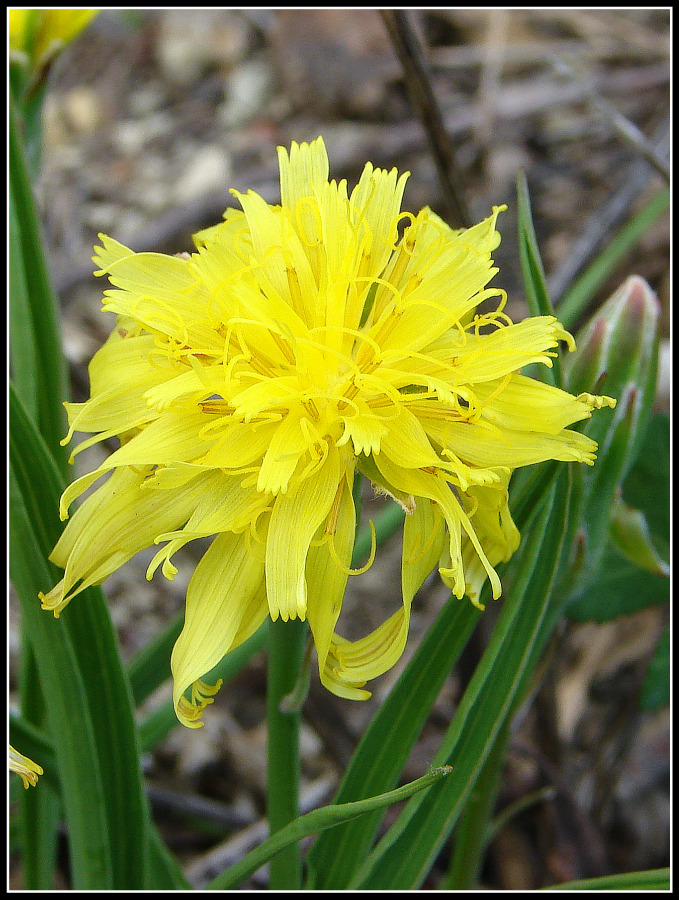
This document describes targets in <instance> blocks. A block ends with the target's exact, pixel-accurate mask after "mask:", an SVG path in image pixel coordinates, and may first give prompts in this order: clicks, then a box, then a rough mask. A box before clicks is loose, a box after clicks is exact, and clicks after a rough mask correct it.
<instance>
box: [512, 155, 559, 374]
mask: <svg viewBox="0 0 679 900" xmlns="http://www.w3.org/2000/svg"><path fill="white" fill-rule="evenodd" d="M516 194H517V217H518V241H519V259H520V260H521V271H522V273H523V283H524V286H525V290H526V300H527V301H528V308H529V310H530V314H531V315H532V316H553V315H554V310H553V309H552V304H551V301H550V299H549V294H548V293H547V282H546V280H545V272H544V269H543V266H542V260H541V258H540V251H539V249H538V242H537V239H536V237H535V229H534V227H533V218H532V216H531V211H530V198H529V196H528V184H527V182H526V176H525V174H524V173H523V172H519V174H518V176H517V180H516ZM540 377H541V378H542V379H543V380H547V381H549V382H551V383H552V384H555V385H557V386H561V383H562V379H561V364H560V360H559V358H558V357H555V358H554V359H553V360H552V368H551V369H548V370H546V371H545V370H544V368H543V367H542V366H541V367H540Z"/></svg>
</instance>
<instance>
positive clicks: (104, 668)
mask: <svg viewBox="0 0 679 900" xmlns="http://www.w3.org/2000/svg"><path fill="white" fill-rule="evenodd" d="M10 460H11V471H12V476H13V484H14V488H15V492H14V506H15V508H14V512H15V515H13V516H11V517H10V522H11V524H12V525H13V529H14V545H13V553H12V557H13V560H12V561H13V563H14V572H13V579H14V578H15V577H16V587H17V591H18V592H19V594H20V597H21V600H22V605H23V610H24V623H25V627H26V630H27V634H28V638H29V641H30V642H31V644H32V645H33V646H34V648H35V653H36V661H37V663H38V667H39V670H40V676H41V683H42V686H43V690H45V694H46V697H47V699H48V701H49V699H50V696H51V697H52V704H51V708H50V721H51V726H52V727H51V731H52V735H53V740H54V744H55V749H56V751H57V755H58V758H59V765H60V777H61V781H62V786H63V796H64V802H65V804H67V801H69V802H70V801H71V797H72V796H74V793H75V794H78V795H80V796H79V800H80V801H81V803H79V804H78V805H77V807H76V812H75V813H74V814H73V815H72V816H71V821H70V822H69V830H70V834H71V840H72V841H73V840H74V839H75V841H76V843H77V844H78V845H80V843H82V845H83V854H84V856H86V857H88V858H89V857H91V858H92V860H94V861H96V862H95V863H93V870H92V871H90V869H89V868H88V867H87V866H85V869H84V870H83V871H84V872H85V873H86V874H85V876H82V874H81V870H80V868H79V866H77V865H76V861H77V858H76V860H74V878H78V879H79V878H81V877H86V878H90V877H91V876H92V875H93V873H94V872H96V874H97V879H98V881H97V880H95V882H94V883H90V884H89V887H92V888H94V887H98V888H100V889H101V888H102V887H111V888H114V889H124V888H133V887H136V888H139V886H140V884H141V883H142V876H143V866H144V853H145V840H144V837H145V833H144V829H145V821H144V820H145V798H144V796H143V792H142V786H141V775H140V769H139V758H138V754H137V746H136V731H135V725H134V719H133V716H132V706H131V698H130V693H129V688H128V685H127V682H126V680H125V677H124V673H123V670H122V665H121V662H120V656H119V653H118V649H117V644H116V638H115V633H114V631H113V627H112V624H111V619H110V616H109V614H108V610H107V609H106V606H105V603H104V601H103V597H102V595H101V591H100V590H98V589H95V588H89V589H88V590H87V591H84V592H83V594H82V595H81V596H79V597H78V599H77V601H76V602H75V603H73V604H72V606H71V607H69V609H68V611H67V612H65V613H64V614H63V615H62V617H61V618H60V619H58V620H55V619H54V617H53V616H50V615H49V614H48V613H46V612H44V611H43V610H41V609H40V606H39V603H38V599H37V594H38V591H39V590H45V589H46V588H48V587H49V586H50V585H52V584H54V582H55V581H56V580H57V579H58V577H59V575H58V573H57V571H56V569H55V568H54V567H53V566H52V565H51V564H50V563H49V562H48V561H47V556H48V554H49V552H50V551H51V548H52V547H53V546H54V543H55V541H56V539H57V537H58V534H59V532H60V529H61V525H60V523H59V521H58V518H57V509H58V503H59V494H60V489H59V488H58V487H57V485H58V484H59V473H58V471H57V468H56V464H55V463H54V460H53V459H52V457H51V456H50V454H49V452H48V450H47V448H46V447H45V444H44V442H43V441H42V439H41V437H40V435H39V434H38V433H37V431H36V429H35V426H34V425H33V423H32V422H31V420H30V419H29V418H28V416H27V415H26V413H25V411H24V410H23V408H22V407H21V403H20V401H19V399H18V397H17V395H16V392H15V391H14V390H13V389H12V388H11V389H10ZM36 516H37V517H38V521H37V523H36ZM14 520H15V521H14ZM15 522H16V524H15ZM36 525H37V527H36ZM57 635H59V636H61V637H59V638H58V637H57ZM55 642H56V643H58V644H59V645H60V646H61V645H63V646H62V651H61V656H60V665H59V666H58V667H57V668H55V667H54V665H53V657H54V648H53V646H52V644H53V643H55ZM69 678H70V680H71V681H72V683H70V681H69ZM67 682H68V689H65V685H66V684H67ZM48 690H49V691H50V693H49V694H48ZM48 705H50V704H49V703H48ZM81 746H82V748H83V750H82V752H80V751H79V749H78V748H80V747H81ZM86 775H87V776H90V777H86ZM97 776H98V779H99V783H98V784H97V783H92V784H89V783H88V782H89V780H90V778H91V779H96V777H97ZM78 779H80V781H79V780H78ZM83 799H84V803H82V800H83ZM93 804H94V805H95V806H96V807H97V809H98V810H99V812H98V816H99V817H101V818H98V819H97V821H96V822H91V821H90V819H91V816H90V815H85V816H83V815H82V808H81V807H82V806H85V807H87V806H88V805H90V806H91V805H93ZM66 808H67V811H68V808H69V807H68V805H66ZM102 825H103V834H102V828H101V826H102ZM90 841H93V842H94V844H95V847H94V848H93V851H92V852H91V853H90V852H89V850H87V849H85V848H87V847H88V845H89V843H90ZM102 842H103V843H102Z"/></svg>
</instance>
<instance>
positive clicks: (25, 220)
mask: <svg viewBox="0 0 679 900" xmlns="http://www.w3.org/2000/svg"><path fill="white" fill-rule="evenodd" d="M9 124H10V129H9V131H10V134H9V175H10V192H11V195H12V201H13V204H14V212H15V213H16V219H17V226H18V234H19V239H20V246H21V257H22V260H23V272H24V279H25V287H26V292H27V293H26V298H27V301H28V303H29V305H30V313H31V318H32V330H33V338H34V341H35V349H34V354H35V361H36V364H37V366H38V371H37V384H38V393H37V400H38V418H39V428H40V433H41V434H42V436H43V438H44V440H45V443H46V444H47V446H48V448H49V450H50V452H51V453H52V454H53V456H54V458H55V460H56V461H57V464H58V466H59V469H60V471H61V472H62V473H65V472H66V471H67V453H66V449H65V448H64V447H62V446H61V444H60V441H61V439H62V437H63V436H64V434H65V433H66V419H65V413H64V408H63V406H62V401H63V400H64V399H65V398H66V375H65V367H64V361H63V354H62V349H61V329H60V324H59V316H58V307H57V304H56V300H55V297H54V292H53V290H52V285H51V283H50V278H49V274H48V271H47V266H46V263H45V256H44V251H43V241H42V234H41V231H40V225H39V221H38V216H37V213H36V209H35V203H34V201H33V190H32V187H31V182H30V179H29V176H28V171H27V168H26V162H25V157H24V152H23V148H22V146H21V138H20V136H19V131H18V126H17V122H16V116H15V114H14V110H12V111H11V115H10V123H9ZM25 339H26V337H25V336H24V338H23V340H25Z"/></svg>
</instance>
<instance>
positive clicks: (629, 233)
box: [557, 188, 670, 328]
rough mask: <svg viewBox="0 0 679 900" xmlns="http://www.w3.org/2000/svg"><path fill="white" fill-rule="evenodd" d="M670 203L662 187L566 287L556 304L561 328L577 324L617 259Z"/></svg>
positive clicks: (668, 196)
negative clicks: (574, 280) (570, 284)
mask: <svg viewBox="0 0 679 900" xmlns="http://www.w3.org/2000/svg"><path fill="white" fill-rule="evenodd" d="M669 205H670V191H669V188H663V190H661V191H660V192H659V193H657V194H655V196H653V197H652V198H651V199H650V200H649V201H648V203H647V204H646V206H644V207H643V209H641V210H640V212H638V213H637V214H636V215H635V216H634V218H633V219H631V220H630V221H629V222H628V223H627V225H625V227H624V228H622V229H621V230H620V231H619V232H618V234H617V235H616V236H615V237H614V238H613V240H612V241H610V243H608V244H607V245H606V248H605V249H604V250H602V252H601V253H600V254H599V255H598V256H597V258H596V259H595V261H594V262H593V263H592V264H591V265H590V266H589V267H588V268H587V269H586V270H585V271H584V273H583V274H582V275H581V276H580V278H578V280H577V281H576V282H575V284H574V285H573V286H572V287H571V288H570V289H569V290H568V291H566V293H565V294H564V296H563V298H562V300H561V302H560V303H559V305H558V308H557V315H558V317H559V321H560V322H561V323H562V324H563V326H564V328H572V327H573V326H574V325H575V324H576V322H577V320H578V319H579V318H580V316H581V315H582V314H583V313H584V312H585V310H586V309H587V306H588V305H589V303H590V302H591V301H592V299H593V297H594V296H595V294H596V292H597V291H598V290H599V288H600V287H601V286H602V284H603V283H604V282H605V280H606V279H607V278H608V276H609V275H610V274H611V273H612V271H613V270H614V269H615V267H616V266H617V265H618V263H619V262H620V261H621V260H622V259H625V258H626V257H627V256H628V254H629V253H630V251H631V250H632V249H633V248H634V247H635V246H636V245H637V244H638V243H639V241H640V240H641V238H642V237H643V236H644V235H645V234H646V233H647V232H648V230H649V229H650V227H651V226H652V225H653V223H654V222H655V221H656V220H657V219H659V218H660V216H661V215H663V213H665V212H666V211H667V210H668V209H669Z"/></svg>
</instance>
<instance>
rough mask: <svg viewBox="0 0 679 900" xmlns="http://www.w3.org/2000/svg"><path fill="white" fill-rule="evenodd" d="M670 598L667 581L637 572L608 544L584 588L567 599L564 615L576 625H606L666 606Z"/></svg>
mask: <svg viewBox="0 0 679 900" xmlns="http://www.w3.org/2000/svg"><path fill="white" fill-rule="evenodd" d="M669 596H670V583H669V579H668V578H666V577H665V576H663V575H651V574H650V573H649V572H646V571H644V570H643V569H640V568H639V567H638V566H635V565H634V563H631V562H629V560H627V559H625V557H624V556H622V555H621V554H620V553H618V551H617V550H615V549H614V548H613V547H612V546H611V545H610V544H609V545H608V546H607V547H606V550H605V551H604V554H603V557H602V558H601V561H600V563H599V566H598V568H597V569H596V570H595V572H594V573H592V572H589V573H588V579H587V583H586V584H585V586H584V587H582V588H581V589H580V590H579V591H578V592H577V593H575V594H574V595H572V597H571V599H569V601H568V605H567V607H566V609H565V613H566V615H567V616H568V618H569V619H573V620H574V621H576V622H609V621H610V620H611V619H617V618H618V616H628V615H632V614H633V613H635V612H638V611H639V610H640V609H646V608H647V607H648V606H659V605H660V604H662V603H666V602H667V601H668V600H669Z"/></svg>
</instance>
